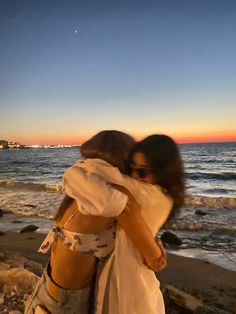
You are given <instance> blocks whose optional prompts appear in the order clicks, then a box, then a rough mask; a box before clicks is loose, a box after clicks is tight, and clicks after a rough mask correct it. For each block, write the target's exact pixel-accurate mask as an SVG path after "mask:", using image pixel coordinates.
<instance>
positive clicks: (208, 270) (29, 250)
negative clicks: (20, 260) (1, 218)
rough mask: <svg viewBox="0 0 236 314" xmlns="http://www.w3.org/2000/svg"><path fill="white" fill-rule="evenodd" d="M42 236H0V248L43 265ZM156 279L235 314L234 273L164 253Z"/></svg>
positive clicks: (218, 308)
mask: <svg viewBox="0 0 236 314" xmlns="http://www.w3.org/2000/svg"><path fill="white" fill-rule="evenodd" d="M44 237H45V235H44V234H40V233H37V232H31V233H11V232H10V233H6V234H4V235H2V236H0V248H1V250H3V251H12V252H18V253H20V255H22V256H24V257H26V258H28V259H30V260H32V261H35V262H37V263H40V264H41V265H45V264H46V262H47V259H48V256H46V255H43V254H40V253H38V252H37V248H38V247H39V245H40V243H41V242H42V240H43V238H44ZM137 275H138V274H137ZM157 277H158V278H159V280H160V282H161V287H162V288H163V287H165V286H166V285H171V286H174V287H176V288H178V289H181V290H182V291H185V292H187V293H189V294H191V295H193V296H195V297H197V298H198V299H199V300H200V301H202V303H203V304H204V305H207V306H213V308H215V309H216V310H215V313H236V272H233V271H230V270H226V269H224V268H221V267H219V266H217V265H214V264H211V263H207V262H204V261H201V260H197V259H194V258H187V257H182V256H177V255H174V254H169V253H168V267H167V269H166V270H164V271H162V272H161V273H158V274H157ZM167 313H168V311H167ZM176 313H178V312H176ZM179 313H180V312H179Z"/></svg>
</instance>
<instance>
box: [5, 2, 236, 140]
mask: <svg viewBox="0 0 236 314" xmlns="http://www.w3.org/2000/svg"><path fill="white" fill-rule="evenodd" d="M235 121H236V1H235V0H224V1H222V0H220V1H219V0H204V1H202V0H197V1H196V0H178V1H176V0H162V1H160V0H155V1H148V0H145V1H139V0H136V1H131V0H126V1H123V0H120V1H114V0H109V1H108V0H107V1H104V0H73V1H72V0H64V1H63V0H60V1H59V0H58V1H56V0H50V1H49V0H37V1H36V0H20V1H19V0H0V139H5V140H8V141H19V142H21V143H23V144H80V143H82V142H83V141H85V140H86V139H88V138H89V137H90V136H92V135H94V134H95V133H97V132H99V131H101V130H104V129H117V130H122V131H125V132H127V133H129V134H131V135H133V136H134V137H135V138H136V139H141V138H143V137H145V136H147V135H150V134H153V133H164V134H168V135H170V136H172V137H173V138H174V139H175V140H176V141H177V142H202V141H236V123H235Z"/></svg>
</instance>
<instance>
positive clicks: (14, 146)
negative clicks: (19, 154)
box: [8, 142, 20, 148]
mask: <svg viewBox="0 0 236 314" xmlns="http://www.w3.org/2000/svg"><path fill="white" fill-rule="evenodd" d="M8 147H9V148H19V147H20V143H19V142H8Z"/></svg>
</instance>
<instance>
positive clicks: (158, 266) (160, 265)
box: [144, 238, 167, 273]
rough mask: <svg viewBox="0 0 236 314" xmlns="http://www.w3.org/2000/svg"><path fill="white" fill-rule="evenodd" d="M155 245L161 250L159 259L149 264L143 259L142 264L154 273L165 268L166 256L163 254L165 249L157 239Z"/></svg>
mask: <svg viewBox="0 0 236 314" xmlns="http://www.w3.org/2000/svg"><path fill="white" fill-rule="evenodd" d="M155 241H156V244H157V246H158V247H159V249H160V250H161V252H162V254H161V256H160V257H159V258H155V259H154V260H153V261H152V262H151V263H149V264H148V262H146V260H145V257H144V264H145V265H146V266H147V267H148V268H149V269H151V270H153V271H154V272H155V273H157V272H160V271H162V270H163V269H165V268H166V267H167V255H166V252H165V249H164V247H163V244H162V242H161V240H160V239H159V238H155Z"/></svg>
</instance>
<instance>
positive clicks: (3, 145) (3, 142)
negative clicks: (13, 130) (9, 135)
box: [0, 140, 9, 148]
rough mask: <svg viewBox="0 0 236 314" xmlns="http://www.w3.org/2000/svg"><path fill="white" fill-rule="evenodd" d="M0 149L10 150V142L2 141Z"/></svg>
mask: <svg viewBox="0 0 236 314" xmlns="http://www.w3.org/2000/svg"><path fill="white" fill-rule="evenodd" d="M0 148H9V146H8V141H5V140H0Z"/></svg>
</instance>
